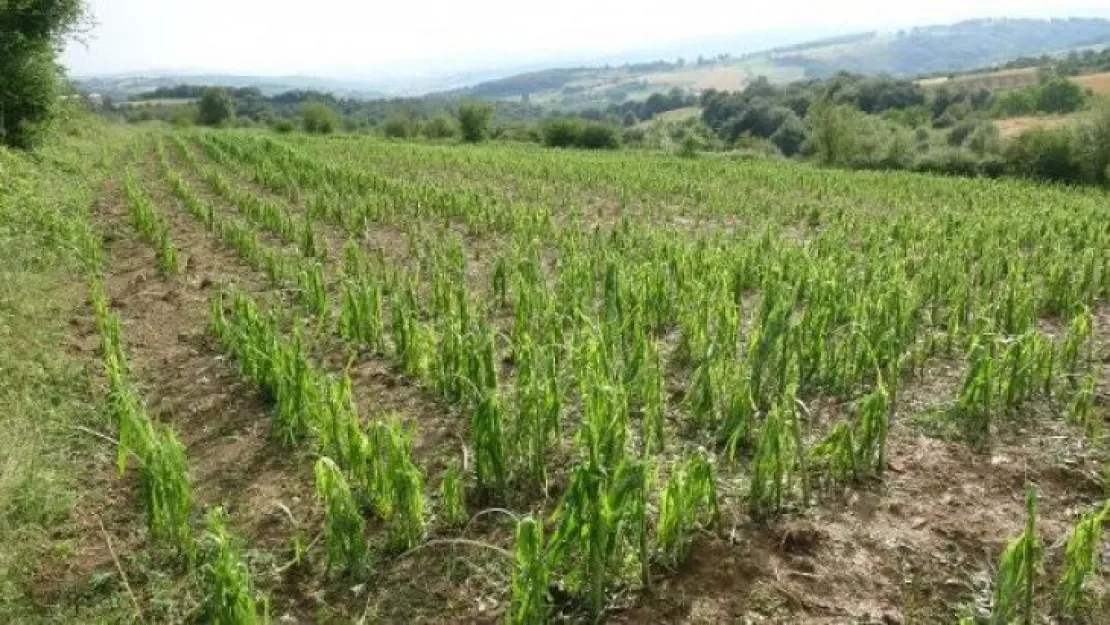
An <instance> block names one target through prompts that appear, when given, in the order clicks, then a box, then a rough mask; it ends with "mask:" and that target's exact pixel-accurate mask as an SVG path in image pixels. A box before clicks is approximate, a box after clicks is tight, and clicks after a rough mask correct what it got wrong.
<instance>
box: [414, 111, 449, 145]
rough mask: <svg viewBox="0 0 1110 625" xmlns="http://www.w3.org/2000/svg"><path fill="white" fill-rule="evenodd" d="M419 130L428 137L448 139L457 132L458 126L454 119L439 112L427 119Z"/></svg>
mask: <svg viewBox="0 0 1110 625" xmlns="http://www.w3.org/2000/svg"><path fill="white" fill-rule="evenodd" d="M420 132H421V134H423V135H424V136H425V137H427V138H429V139H450V138H452V137H454V136H455V135H457V134H458V126H457V125H456V124H455V120H453V119H451V118H450V117H448V116H447V115H442V114H441V115H436V116H435V117H433V118H431V119H429V120H428V121H427V122H426V123H425V124H424V126H423V127H422V128H421V129H420Z"/></svg>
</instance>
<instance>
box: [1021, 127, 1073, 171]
mask: <svg viewBox="0 0 1110 625" xmlns="http://www.w3.org/2000/svg"><path fill="white" fill-rule="evenodd" d="M1074 147H1075V142H1074V141H1073V137H1072V133H1071V131H1070V130H1068V129H1057V130H1048V129H1038V130H1033V131H1030V132H1027V133H1024V134H1021V135H1018V136H1017V137H1015V138H1014V139H1012V140H1011V141H1010V142H1009V144H1008V145H1007V146H1006V151H1005V157H1006V160H1007V161H1008V162H1009V163H1010V165H1011V167H1013V169H1014V171H1015V172H1016V173H1017V174H1018V175H1023V176H1030V177H1036V178H1045V179H1048V180H1061V181H1071V182H1075V181H1079V180H1081V179H1082V171H1083V166H1082V163H1081V162H1080V160H1079V158H1078V156H1079V155H1078V154H1077V153H1076V150H1075V149H1074Z"/></svg>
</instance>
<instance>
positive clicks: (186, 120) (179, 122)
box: [169, 105, 198, 128]
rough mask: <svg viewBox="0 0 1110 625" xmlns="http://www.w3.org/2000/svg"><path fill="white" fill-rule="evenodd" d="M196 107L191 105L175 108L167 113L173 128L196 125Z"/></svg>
mask: <svg viewBox="0 0 1110 625" xmlns="http://www.w3.org/2000/svg"><path fill="white" fill-rule="evenodd" d="M197 115H198V111H197V107H195V106H193V105H187V106H177V107H174V108H173V109H171V110H170V112H169V122H170V124H172V125H173V126H174V127H175V128H185V127H187V126H192V125H193V124H196V123H197Z"/></svg>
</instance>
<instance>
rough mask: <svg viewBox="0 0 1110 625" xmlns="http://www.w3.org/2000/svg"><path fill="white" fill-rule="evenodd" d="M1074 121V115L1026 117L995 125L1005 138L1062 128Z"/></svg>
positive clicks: (1012, 118) (997, 121)
mask: <svg viewBox="0 0 1110 625" xmlns="http://www.w3.org/2000/svg"><path fill="white" fill-rule="evenodd" d="M1074 120H1075V116H1073V115H1025V116H1022V117H1007V118H1006V119H999V120H995V122H994V125H995V127H996V128H998V134H1000V135H1002V136H1003V137H1016V136H1017V135H1020V134H1023V133H1026V132H1029V131H1030V130H1042V129H1044V130H1052V129H1054V128H1061V127H1063V126H1065V125H1067V124H1068V123H1070V122H1072V121H1074Z"/></svg>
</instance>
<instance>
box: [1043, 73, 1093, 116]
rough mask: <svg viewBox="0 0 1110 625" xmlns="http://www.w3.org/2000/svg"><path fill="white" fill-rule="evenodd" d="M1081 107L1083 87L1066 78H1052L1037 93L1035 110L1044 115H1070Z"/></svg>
mask: <svg viewBox="0 0 1110 625" xmlns="http://www.w3.org/2000/svg"><path fill="white" fill-rule="evenodd" d="M1081 106H1083V87H1081V86H1079V85H1078V84H1077V83H1074V82H1072V81H1070V80H1068V79H1067V78H1053V79H1052V80H1049V81H1048V82H1046V83H1045V84H1043V85H1041V86H1040V89H1039V91H1038V93H1037V110H1038V111H1041V112H1044V113H1072V112H1075V111H1078V110H1079V108H1080V107H1081Z"/></svg>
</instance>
